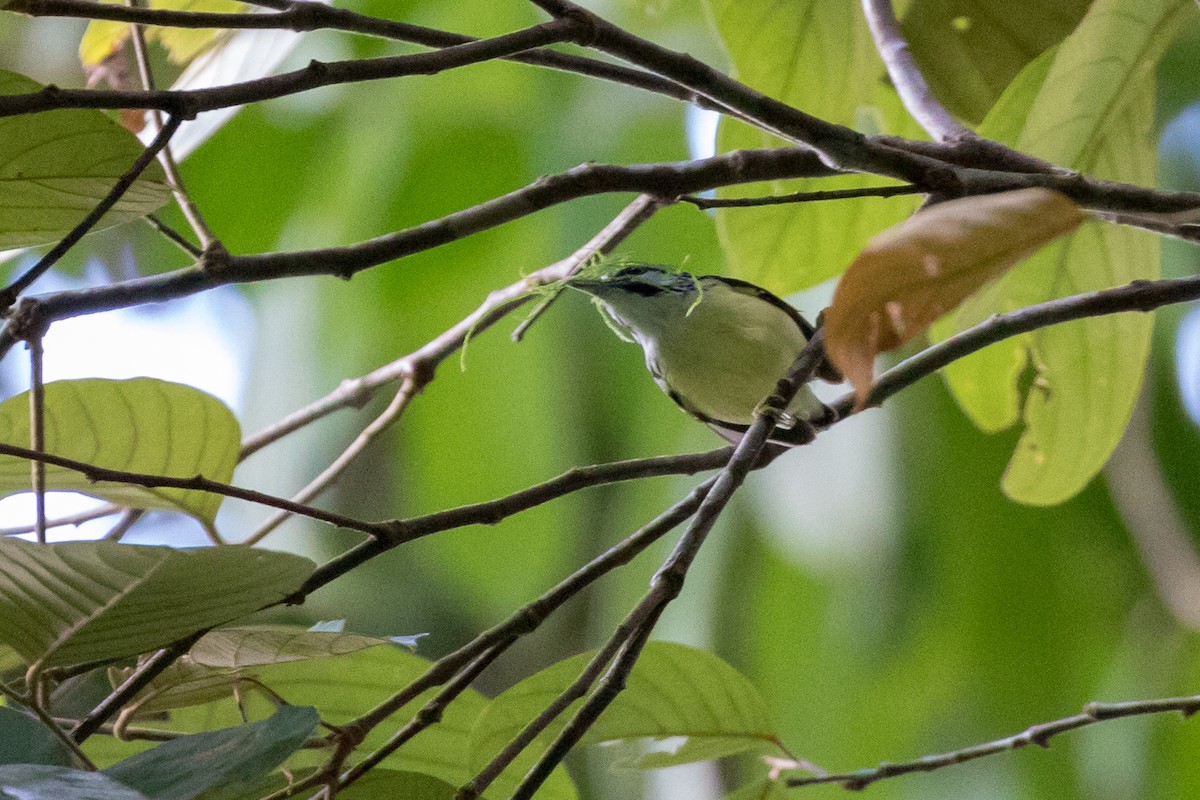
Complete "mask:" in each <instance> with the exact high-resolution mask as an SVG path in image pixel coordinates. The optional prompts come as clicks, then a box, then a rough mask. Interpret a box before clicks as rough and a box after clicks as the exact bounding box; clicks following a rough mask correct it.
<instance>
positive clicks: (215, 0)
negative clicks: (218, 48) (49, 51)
mask: <svg viewBox="0 0 1200 800" xmlns="http://www.w3.org/2000/svg"><path fill="white" fill-rule="evenodd" d="M103 1H104V2H116V0H103ZM149 7H150V8H154V9H161V10H167V11H204V12H209V13H216V14H235V13H238V12H240V11H243V10H245V8H246V6H245V4H243V3H239V2H236V0H150V4H149ZM223 34H225V31H221V30H214V29H211V28H171V27H166V26H164V27H158V26H147V27H146V28H145V29H144V35H145V37H146V39H147V40H148V41H158V42H159V43H161V44H162V46H163V47H164V48H165V49H166V51H167V53H168V54H169V55H170V57H171V60H172V61H174V62H175V63H176V64H186V63H188V62H189V61H191V60H192V59H193V58H195V57H196V56H198V55H199V54H200V53H202V52H203V51H204V50H206V49H208V48H209V47H211V46H212V45H213V44H214V43H215V42H216V41H217V39H219V38H220V37H221V36H222V35H223ZM128 38H129V25H128V24H127V23H124V22H113V21H111V20H93V21H92V22H90V23H88V27H87V30H86V31H84V34H83V39H82V40H80V42H79V60H80V61H81V62H82V63H83V65H84V66H89V65H94V64H99V63H100V62H101V61H103V60H104V59H106V58H108V57H109V56H110V55H112V54H113V53H114V52H115V51H116V50H117V48H119V47H121V45H123V44H124V43H125V40H126V39H128Z"/></svg>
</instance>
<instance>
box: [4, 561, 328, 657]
mask: <svg viewBox="0 0 1200 800" xmlns="http://www.w3.org/2000/svg"><path fill="white" fill-rule="evenodd" d="M313 568H314V567H313V563H312V562H311V561H309V560H308V559H306V558H301V557H300V556H294V555H291V554H289V553H276V552H271V551H268V550H260V549H255V548H249V547H241V546H237V545H229V546H225V547H209V548H203V549H198V550H172V549H170V548H166V547H144V546H138V545H126V544H118V543H116V542H69V543H65V544H52V545H38V544H33V543H31V542H24V541H20V540H15V539H3V540H0V641H3V642H4V643H5V644H8V645H11V646H12V647H13V649H15V650H16V651H17V652H18V653H20V654H21V656H22V657H23V658H25V659H26V660H27V661H28V662H30V663H35V662H36V663H39V664H41V665H42V666H54V665H61V664H74V663H84V662H90V661H103V660H108V659H115V658H123V657H126V656H132V655H136V654H138V653H144V652H147V651H149V650H151V649H153V648H155V647H158V646H161V645H164V644H167V643H168V642H172V641H174V640H176V639H178V638H180V637H182V636H186V635H187V634H189V633H191V632H193V631H197V630H201V629H203V628H208V627H212V626H214V625H219V624H221V623H223V622H229V621H230V620H233V619H237V618H238V617H241V616H244V615H246V614H249V613H251V612H253V611H256V610H257V609H259V608H261V607H262V606H264V605H267V604H268V603H272V602H275V601H278V600H280V599H282V598H284V597H286V596H287V595H289V594H291V593H292V592H294V591H295V590H296V589H297V588H299V586H300V584H301V583H303V582H304V580H305V579H306V578H307V577H308V576H309V575H310V574H311V573H312V570H313ZM218 576H219V579H215V578H217V577H218Z"/></svg>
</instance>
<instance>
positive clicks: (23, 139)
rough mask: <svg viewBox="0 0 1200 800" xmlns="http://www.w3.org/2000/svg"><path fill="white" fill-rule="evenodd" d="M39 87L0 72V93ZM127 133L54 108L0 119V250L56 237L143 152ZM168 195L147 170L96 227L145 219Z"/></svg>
mask: <svg viewBox="0 0 1200 800" xmlns="http://www.w3.org/2000/svg"><path fill="white" fill-rule="evenodd" d="M42 88H43V87H42V86H41V84H38V83H35V82H34V81H31V80H30V79H29V78H26V77H25V76H23V75H18V74H17V73H15V72H7V71H4V70H0V95H6V94H28V93H31V92H37V91H40V90H41V89H42ZM142 150H143V148H142V145H141V143H140V142H138V140H137V138H136V137H135V136H134V135H133V134H132V133H130V132H129V131H127V130H125V129H124V128H122V127H121V126H120V125H118V124H117V123H115V122H113V121H112V120H111V119H109V118H108V117H107V116H105V115H104V114H103V113H101V112H99V111H92V110H87V109H60V110H57V111H47V112H44V113H41V114H24V115H21V116H15V117H6V118H4V119H0V250H3V249H7V248H12V247H26V246H28V245H35V244H43V243H45V242H53V241H56V240H58V239H61V238H62V237H63V236H64V235H65V234H66V233H67V232H68V231H70V230H71V228H73V227H75V225H76V224H78V223H79V221H80V220H82V219H83V218H84V217H85V216H87V214H88V212H90V211H91V210H92V209H93V208H94V207H95V206H96V204H97V203H99V202H100V201H101V200H102V199H103V198H104V197H105V195H107V194H108V192H109V191H110V190H111V189H112V187H113V186H114V185H115V184H116V182H117V179H118V178H120V177H121V175H123V174H124V173H125V172H126V171H128V169H129V167H130V166H132V165H133V162H134V161H135V160H136V159H137V157H138V156H139V155H141V153H142ZM170 197H171V190H170V189H169V188H168V187H167V183H166V175H165V174H164V173H163V171H162V168H161V167H160V166H159V165H158V164H157V163H154V164H151V165H149V166H148V167H147V168H146V170H145V171H144V172H143V173H142V174H141V176H140V177H139V178H138V179H137V180H136V181H134V183H133V185H132V186H131V187H129V190H128V191H127V192H126V193H125V195H124V196H123V197H122V198H121V199H120V200H119V201H117V203H116V205H114V206H113V207H112V209H111V210H110V211H109V212H108V213H107V214H105V215H104V217H103V218H102V219H101V220H100V222H99V224H98V225H97V226H96V228H95V229H94V230H99V229H102V228H107V227H111V226H113V225H119V224H120V223H122V222H128V221H129V220H132V219H138V218H139V217H144V216H146V215H147V214H149V213H151V212H153V211H154V210H156V209H157V208H159V207H161V206H162V205H163V204H164V203H166V202H167V200H169V199H170Z"/></svg>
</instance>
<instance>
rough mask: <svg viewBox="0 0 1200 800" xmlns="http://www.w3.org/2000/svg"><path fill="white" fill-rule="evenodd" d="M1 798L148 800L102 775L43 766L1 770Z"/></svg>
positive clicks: (3, 768)
mask: <svg viewBox="0 0 1200 800" xmlns="http://www.w3.org/2000/svg"><path fill="white" fill-rule="evenodd" d="M0 798H11V800H146V796H145V795H143V794H140V793H138V792H135V791H134V790H133V789H130V788H129V787H128V786H122V785H121V784H119V783H117V782H116V781H115V780H113V779H112V778H109V777H107V776H105V775H103V774H101V773H99V772H84V771H82V770H77V769H66V768H64V767H52V766H46V765H43V764H8V765H5V766H0Z"/></svg>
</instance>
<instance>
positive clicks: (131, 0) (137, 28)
mask: <svg viewBox="0 0 1200 800" xmlns="http://www.w3.org/2000/svg"><path fill="white" fill-rule="evenodd" d="M125 6H126V8H133V9H136V8H139V7H140V2H139V0H125ZM131 28H132V36H131V37H130V38H131V40H132V42H133V55H134V60H135V61H136V62H137V67H138V75H139V77H140V78H141V80H142V88H143V89H145V90H146V91H148V92H152V91H154V89H155V86H154V72H153V70H152V69H151V68H150V56H149V54H148V52H147V50H146V37H145V35H144V34H143V33H142V26H141V25H133V26H131ZM150 117H151V119H152V120H153V123H154V126H155V128H156V129H157V130H162V126H163V119H162V112H161V111H159V110H157V109H154V110H152V111H151V114H150ZM158 161H159V163H160V164H162V168H163V172H165V173H166V175H167V185H168V186H170V187H171V193H172V194H173V195H174V196H175V202H176V203H178V204H179V210H180V211H181V212H183V218H184V219H186V220H187V222H188V225H190V226H191V228H192V231H193V232H194V233H195V234H196V238H198V239H199V240H200V247H201V249H202V250H207V249H208V248H210V247H213V246H216V245H219V243H218V241H217V238H216V237H215V236H213V232H212V230H211V229H209V227H208V223H206V222H205V221H204V216H203V215H202V214H201V213H200V209H198V208H196V204H195V203H193V202H192V198H191V195H189V194H188V192H187V189H186V188H184V185H183V176H182V175H180V174H179V165H178V164H176V163H175V157H174V156H172V155H171V145H170V144H168V145H166V146H165V147H163V149H162V150H161V151H159V154H158Z"/></svg>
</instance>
